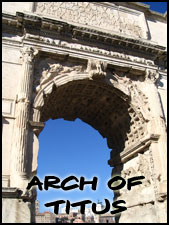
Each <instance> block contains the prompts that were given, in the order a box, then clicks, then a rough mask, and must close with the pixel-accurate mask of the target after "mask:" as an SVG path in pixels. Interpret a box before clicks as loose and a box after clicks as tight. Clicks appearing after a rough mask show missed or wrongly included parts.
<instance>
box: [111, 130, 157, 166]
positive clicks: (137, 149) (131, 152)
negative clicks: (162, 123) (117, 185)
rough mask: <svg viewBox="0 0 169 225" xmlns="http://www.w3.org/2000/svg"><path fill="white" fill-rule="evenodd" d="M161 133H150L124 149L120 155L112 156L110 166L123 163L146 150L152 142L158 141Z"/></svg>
mask: <svg viewBox="0 0 169 225" xmlns="http://www.w3.org/2000/svg"><path fill="white" fill-rule="evenodd" d="M159 137H160V136H159V135H154V134H152V135H148V136H147V137H145V138H143V139H141V140H140V141H138V142H137V143H134V144H133V146H130V147H128V148H126V149H125V150H124V152H122V153H120V156H118V157H117V156H116V155H114V157H113V156H112V157H111V158H112V159H110V160H109V161H108V164H109V165H110V166H116V165H118V164H121V163H125V162H127V161H128V160H129V159H131V158H132V157H134V156H136V154H138V153H141V152H144V151H145V150H146V149H147V147H149V146H150V145H151V143H152V142H154V141H157V140H158V139H159Z"/></svg>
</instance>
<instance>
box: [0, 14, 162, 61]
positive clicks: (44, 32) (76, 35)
mask: <svg viewBox="0 0 169 225" xmlns="http://www.w3.org/2000/svg"><path fill="white" fill-rule="evenodd" d="M2 24H3V30H4V32H6V33H10V32H12V33H15V32H16V34H19V35H20V36H24V38H28V37H29V38H30V39H32V40H34V39H35V40H36V41H40V37H43V38H44V41H45V38H46V40H47V38H49V43H50V41H51V44H54V43H55V39H56V37H58V39H60V37H63V36H64V37H65V38H71V39H72V40H73V39H75V40H79V41H85V42H86V41H87V42H90V43H95V42H96V41H97V43H98V44H99V43H100V44H104V45H105V46H110V45H111V46H112V48H114V49H117V47H118V48H119V45H120V47H121V48H122V49H124V50H125V51H129V52H130V51H131V49H132V51H133V52H137V55H138V54H143V55H145V54H147V55H148V56H149V57H150V58H151V57H154V58H156V59H157V58H158V57H161V56H163V55H165V52H166V48H165V47H163V46H159V45H157V44H153V43H151V42H150V41H147V40H143V39H134V38H131V37H126V36H122V35H117V34H109V33H106V32H102V31H98V30H96V29H90V28H86V27H79V26H75V25H72V24H69V23H66V22H62V21H59V20H53V19H48V18H45V17H40V16H34V15H29V14H24V13H17V14H16V16H13V15H9V14H5V13H3V14H2ZM23 31H24V32H23ZM25 34H26V35H27V36H25ZM29 35H30V36H29ZM31 35H33V36H32V37H31ZM43 38H42V39H41V41H42V40H43ZM56 43H57V40H56ZM165 58H166V56H165Z"/></svg>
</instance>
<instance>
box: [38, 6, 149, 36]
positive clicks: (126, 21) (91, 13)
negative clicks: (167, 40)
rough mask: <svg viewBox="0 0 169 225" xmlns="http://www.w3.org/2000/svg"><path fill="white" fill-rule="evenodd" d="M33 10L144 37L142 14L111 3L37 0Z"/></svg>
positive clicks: (61, 18)
mask: <svg viewBox="0 0 169 225" xmlns="http://www.w3.org/2000/svg"><path fill="white" fill-rule="evenodd" d="M34 12H36V13H37V14H43V15H46V16H48V17H49V16H51V17H55V18H57V19H60V20H64V21H68V22H72V23H76V24H81V25H85V26H88V27H93V28H97V29H101V31H102V30H105V31H108V32H109V33H119V34H126V35H130V36H131V35H132V36H133V37H138V38H146V31H145V30H146V29H145V28H146V27H145V20H144V14H143V13H140V12H137V11H135V10H131V9H130V10H129V9H126V8H124V7H121V6H116V5H114V4H113V3H112V5H110V4H109V5H106V4H101V5H100V4H99V3H96V2H95V3H94V2H92V3H91V2H37V3H35V7H34Z"/></svg>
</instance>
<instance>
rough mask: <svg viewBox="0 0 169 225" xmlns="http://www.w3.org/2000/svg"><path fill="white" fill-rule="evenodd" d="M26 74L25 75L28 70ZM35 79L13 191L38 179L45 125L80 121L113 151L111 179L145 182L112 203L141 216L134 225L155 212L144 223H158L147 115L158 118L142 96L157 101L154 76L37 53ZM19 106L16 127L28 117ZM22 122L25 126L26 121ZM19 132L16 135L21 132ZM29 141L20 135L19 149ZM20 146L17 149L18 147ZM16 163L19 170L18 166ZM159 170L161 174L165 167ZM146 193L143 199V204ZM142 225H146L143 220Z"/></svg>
mask: <svg viewBox="0 0 169 225" xmlns="http://www.w3.org/2000/svg"><path fill="white" fill-rule="evenodd" d="M31 52H33V51H32V50H31V49H28V53H29V54H32V53H31ZM25 66H27V65H25ZM25 69H26V71H28V70H27V67H25ZM34 73H35V76H34V79H33V88H34V90H33V96H32V98H33V104H32V107H31V108H30V114H31V120H30V121H29V124H30V130H29V144H30V145H31V143H32V144H33V145H32V148H31V147H30V148H29V151H28V148H27V146H25V150H24V154H20V153H22V152H23V148H22V149H21V151H19V152H20V153H19V154H18V153H16V151H13V154H15V155H14V157H17V159H16V160H14V163H13V170H12V171H14V172H15V171H20V172H19V173H18V179H16V180H14V179H11V184H12V185H15V184H16V183H17V186H21V187H22V188H23V189H24V188H25V187H26V186H27V183H28V179H30V178H31V177H32V176H33V175H35V174H36V169H37V155H38V138H37V137H38V135H39V133H40V132H41V130H42V129H43V127H44V123H45V121H46V120H48V119H49V118H52V119H56V118H64V119H66V120H71V121H74V120H75V119H76V118H80V119H81V120H82V121H84V122H86V123H88V124H90V125H91V126H92V127H93V128H95V129H96V130H98V132H99V133H100V134H101V135H102V136H103V137H105V138H106V139H107V144H108V147H109V148H110V149H111V154H110V160H109V162H108V163H109V165H110V166H113V167H114V169H113V171H112V176H114V175H122V176H123V177H124V178H125V179H128V178H130V177H133V176H139V175H142V176H145V177H146V179H145V180H144V182H143V183H142V186H141V187H138V186H136V187H133V190H132V191H131V192H128V190H127V189H123V190H120V191H117V192H116V193H115V200H116V199H123V200H125V201H126V202H127V208H128V209H129V210H130V213H134V212H135V211H139V212H140V215H141V216H139V217H138V218H137V217H136V218H135V220H136V221H138V222H140V221H142V215H144V212H145V211H146V212H147V216H148V215H149V212H152V211H153V215H154V216H152V217H151V218H150V217H149V216H148V220H149V221H151V222H155V221H157V214H156V206H155V202H156V200H155V199H156V198H157V197H158V195H157V191H156V190H157V184H156V179H155V177H154V160H156V158H155V157H156V156H155V155H154V152H152V148H154V146H156V144H155V143H157V141H158V139H159V135H156V132H155V130H154V132H153V133H152V132H151V128H152V127H153V128H154V124H153V123H154V118H156V117H155V116H154V117H153V119H152V118H151V115H152V114H153V115H156V112H155V111H154V105H152V104H151V105H150V104H149V103H150V102H149V101H148V97H147V96H146V95H147V94H148V96H149V97H150V95H149V93H148V92H147V91H145V90H147V89H145V87H149V89H150V90H152V91H153V93H154V95H153V98H154V100H155V99H156V96H157V94H156V90H155V87H154V83H153V79H155V78H154V76H155V73H153V72H152V71H149V70H146V71H145V72H144V73H143V72H140V71H137V70H136V69H133V70H131V69H130V70H126V68H122V67H120V68H119V66H113V65H111V64H107V62H105V61H100V60H97V59H88V60H86V59H82V60H80V59H78V60H77V58H72V57H69V56H67V55H66V56H65V55H63V56H61V55H53V56H52V55H51V56H50V57H49V54H48V53H47V54H46V53H44V52H41V55H40V56H39V58H37V60H36V62H35V70H34ZM133 73H136V74H137V75H134V74H133ZM30 81H31V80H30ZM145 84H146V86H145ZM21 87H24V86H21ZM27 90H29V89H27ZM144 92H145V93H146V94H145V93H144ZM21 97H22V94H21ZM21 97H20V98H21ZM150 98H151V97H150ZM21 99H22V98H21ZM152 102H153V101H152V98H151V103H152ZM21 103H22V102H21ZM153 104H154V102H153ZM23 106H24V105H23V104H20V105H18V110H19V111H18V112H19V114H18V115H19V116H18V118H17V120H18V122H20V116H21V115H22V113H23V112H24V113H27V112H28V110H27V108H26V107H27V106H26V105H25V106H26V107H25V106H24V108H23ZM151 106H152V109H151ZM157 106H158V103H157ZM19 107H21V108H19ZM23 109H24V110H23ZM22 110H23V111H22ZM25 115H27V114H25ZM17 120H16V124H17ZM24 122H25V123H26V120H25V121H24ZM159 122H160V121H159ZM17 129H18V131H17V132H19V133H20V128H19V127H18V128H17ZM17 129H16V130H17ZM162 132H163V131H162V129H161V133H162ZM27 137H28V135H27V131H26V130H24V134H22V139H21V140H22V142H23V144H25V140H27ZM160 140H161V142H158V143H162V141H163V139H162V138H161V139H160ZM15 141H16V146H17V145H18V143H19V142H18V141H17V139H16V140H15ZM23 144H21V145H20V146H21V147H22V146H23ZM30 145H29V146H30ZM160 157H161V156H160ZM18 160H19V162H22V164H16V162H18ZM141 165H142V166H141ZM162 169H165V166H164V167H163V168H162ZM156 170H157V168H156ZM22 171H23V172H22ZM15 175H16V173H15ZM12 177H14V176H12ZM160 179H161V178H160ZM145 191H146V197H145V198H144V199H143V198H142V196H144V193H145ZM138 192H140V193H142V194H140V195H139V198H137V197H138V196H137V193H138ZM147 193H148V195H147ZM152 193H153V195H152ZM30 195H32V194H30ZM142 205H144V207H142ZM116 217H117V218H116V219H117V221H119V218H120V222H123V221H126V220H128V218H129V217H128V212H127V213H123V214H122V215H121V216H120V217H119V215H117V216H116ZM145 220H146V221H147V218H146V217H145ZM128 221H129V220H128Z"/></svg>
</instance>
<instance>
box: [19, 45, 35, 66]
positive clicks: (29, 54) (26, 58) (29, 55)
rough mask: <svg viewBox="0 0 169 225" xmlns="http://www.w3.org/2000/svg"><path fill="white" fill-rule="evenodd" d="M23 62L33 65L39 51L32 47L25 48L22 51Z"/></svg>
mask: <svg viewBox="0 0 169 225" xmlns="http://www.w3.org/2000/svg"><path fill="white" fill-rule="evenodd" d="M20 52H21V56H20V59H21V62H22V63H24V62H27V63H32V62H33V59H34V58H35V56H36V55H37V54H38V53H39V51H38V50H37V49H34V48H32V47H23V48H22V49H21V50H20Z"/></svg>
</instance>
